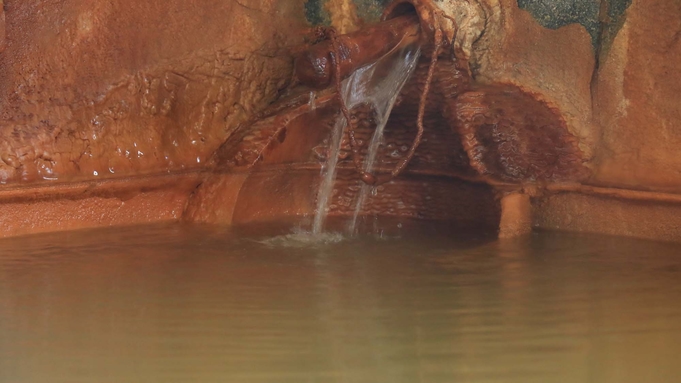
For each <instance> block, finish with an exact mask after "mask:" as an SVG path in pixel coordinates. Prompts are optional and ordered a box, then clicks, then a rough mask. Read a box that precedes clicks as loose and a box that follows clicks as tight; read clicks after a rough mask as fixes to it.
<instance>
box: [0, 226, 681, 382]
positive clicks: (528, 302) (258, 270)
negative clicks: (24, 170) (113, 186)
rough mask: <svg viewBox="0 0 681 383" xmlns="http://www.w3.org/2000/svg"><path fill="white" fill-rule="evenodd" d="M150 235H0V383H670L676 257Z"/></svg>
mask: <svg viewBox="0 0 681 383" xmlns="http://www.w3.org/2000/svg"><path fill="white" fill-rule="evenodd" d="M291 244H292V242H291V241H290V240H289V241H270V242H265V243H263V242H258V240H256V239H254V238H249V237H248V235H246V234H243V233H242V234H240V235H236V234H230V233H229V232H228V231H226V230H223V229H216V228H205V227H204V228H196V227H195V228H188V227H182V226H157V227H147V228H129V229H115V230H98V231H86V232H73V233H60V234H49V235H41V236H33V237H24V238H17V239H9V240H2V241H0V382H523V383H525V382H617V383H622V382H674V381H678V379H679V376H681V363H680V362H681V247H680V246H679V245H673V244H662V243H653V242H645V241H636V240H627V239H621V238H609V237H592V236H577V235H566V234H539V235H534V236H532V237H531V238H529V239H525V240H518V241H509V242H497V241H493V240H489V239H485V238H484V237H479V238H476V237H475V236H466V238H465V239H464V240H455V239H451V238H446V237H443V236H433V237H415V238H410V239H391V240H374V239H363V240H353V241H344V242H340V243H330V244H327V245H318V246H310V245H304V244H299V246H284V245H291Z"/></svg>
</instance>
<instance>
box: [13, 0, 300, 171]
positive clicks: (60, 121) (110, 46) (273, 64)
mask: <svg viewBox="0 0 681 383" xmlns="http://www.w3.org/2000/svg"><path fill="white" fill-rule="evenodd" d="M4 6H5V18H6V48H5V50H4V52H3V53H2V57H1V59H0V74H1V76H0V108H1V110H2V114H1V115H0V153H1V154H2V155H1V157H0V182H2V183H11V182H16V181H25V182H26V181H35V180H54V179H59V180H68V179H73V178H84V177H85V178H96V177H108V176H121V175H134V174H144V173H155V172H167V171H176V170H181V169H191V168H200V167H203V165H204V162H205V161H206V160H207V159H208V158H209V157H210V155H211V154H212V153H213V151H214V150H215V149H216V148H217V147H218V146H219V145H220V144H221V143H222V142H223V141H224V140H225V139H226V138H227V137H228V136H229V135H230V134H231V132H232V131H233V130H234V129H235V128H236V127H237V126H238V125H239V124H240V123H242V122H243V121H245V120H247V119H249V118H250V117H252V116H253V115H254V114H255V113H257V112H258V111H259V110H260V109H262V108H263V107H264V106H266V105H267V104H269V103H270V102H271V101H272V100H274V99H275V98H276V97H277V95H278V92H279V91H280V90H281V89H282V88H284V87H285V86H286V85H287V84H288V81H289V79H290V77H291V71H292V56H291V54H290V52H289V50H288V49H289V48H290V47H291V46H292V45H293V44H296V43H297V42H298V40H296V39H299V38H300V37H301V36H302V34H301V31H302V28H303V24H302V20H301V18H302V11H301V9H302V8H301V2H297V1H278V0H271V1H267V0H266V1H258V2H255V1H250V2H245V3H243V2H239V1H236V0H228V1H222V0H201V1H180V0H151V1H129V0H114V1H105V2H102V1H96V2H92V1H82V0H68V1H45V0H28V1H12V0H10V1H5V3H4Z"/></svg>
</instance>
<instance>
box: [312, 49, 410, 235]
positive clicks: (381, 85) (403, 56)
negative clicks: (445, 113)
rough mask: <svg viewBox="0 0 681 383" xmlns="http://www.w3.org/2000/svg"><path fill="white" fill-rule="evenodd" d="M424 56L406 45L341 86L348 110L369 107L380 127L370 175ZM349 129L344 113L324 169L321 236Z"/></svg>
mask: <svg viewBox="0 0 681 383" xmlns="http://www.w3.org/2000/svg"><path fill="white" fill-rule="evenodd" d="M420 53H421V47H420V46H419V45H417V44H410V45H406V46H402V47H400V48H399V49H396V50H394V51H392V52H389V53H388V54H386V55H385V56H383V57H382V58H381V59H379V60H378V61H376V62H375V63H373V64H371V65H367V66H365V67H363V68H360V69H358V70H357V71H355V72H354V73H353V74H352V75H351V76H350V77H348V78H347V79H345V80H344V81H343V83H342V84H341V97H343V100H344V101H345V105H346V106H347V107H348V109H352V108H354V107H355V106H357V105H360V104H368V105H370V106H372V108H373V110H374V114H375V118H376V123H377V125H376V130H375V132H374V135H373V137H372V140H371V143H370V144H369V152H368V154H367V156H366V158H365V160H364V171H368V172H370V171H371V170H372V169H373V166H374V163H375V162H376V154H377V152H378V147H379V145H380V143H381V140H382V139H383V129H384V128H385V125H386V123H387V122H388V118H389V117H390V112H391V111H392V108H393V105H395V101H396V100H397V96H398V95H399V93H400V91H401V90H402V88H403V87H404V84H405V83H406V82H407V80H408V79H409V77H410V76H411V74H412V73H413V72H414V69H415V68H416V63H417V61H418V58H419V56H420ZM346 126H347V122H346V121H345V117H344V116H343V115H342V114H341V115H340V116H339V117H338V120H337V121H336V124H335V126H334V129H333V139H332V142H331V145H330V147H329V156H328V158H327V162H326V164H325V165H324V166H323V168H322V172H323V174H324V178H323V180H322V183H321V185H320V188H319V193H318V194H317V209H316V212H315V218H314V223H313V227H312V232H313V233H314V234H319V233H321V232H322V230H323V228H324V221H325V220H326V215H327V214H328V210H329V199H330V195H331V191H332V190H333V184H334V182H335V179H336V166H337V165H338V155H339V152H340V146H341V139H342V138H343V131H344V130H345V127H346ZM369 190H370V187H369V186H368V185H363V186H362V188H361V190H360V194H359V197H358V199H357V203H356V206H355V214H354V216H353V219H352V222H351V224H350V227H349V229H350V233H354V231H355V226H356V222H357V216H358V214H359V210H361V207H362V204H363V202H364V199H366V194H367V193H368V191H369Z"/></svg>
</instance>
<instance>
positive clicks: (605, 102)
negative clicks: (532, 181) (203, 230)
mask: <svg viewBox="0 0 681 383" xmlns="http://www.w3.org/2000/svg"><path fill="white" fill-rule="evenodd" d="M478 1H480V2H481V3H483V4H484V6H485V11H486V15H487V28H486V30H485V33H484V34H483V36H482V37H481V38H480V40H478V41H477V42H476V44H475V50H474V52H473V60H472V62H471V63H472V69H473V74H474V76H475V78H476V80H478V81H479V82H482V83H509V84H513V85H516V86H518V87H520V88H522V89H523V90H525V91H526V92H529V93H531V94H533V95H534V96H535V97H536V98H538V99H540V100H541V101H544V102H546V103H547V104H549V105H550V106H552V107H554V108H555V109H556V110H558V111H559V112H560V113H561V115H562V116H563V118H564V119H565V121H566V124H567V127H568V129H569V130H570V131H571V132H572V133H573V134H575V135H576V136H577V137H579V144H580V148H581V149H582V151H583V152H584V154H585V158H586V159H587V162H586V164H585V165H587V166H588V167H589V168H590V169H591V173H592V175H591V177H590V178H589V179H587V180H586V183H588V184H591V185H594V186H601V187H606V188H607V187H614V188H623V189H636V190H647V191H657V192H663V193H676V192H681V156H679V155H678V154H677V152H676V148H678V147H680V145H681V128H680V125H681V112H680V111H679V108H678V105H679V94H680V91H681V73H680V72H681V66H679V65H678V62H679V61H680V59H681V42H680V40H681V2H679V1H678V0H552V1H541V0H478ZM387 3H388V1H387V0H196V1H180V0H147V1H141V2H140V1H132V0H110V1H88V0H4V2H3V1H0V4H1V5H2V12H1V13H0V205H2V211H3V216H4V217H6V218H5V219H3V220H2V221H1V222H0V229H1V230H0V235H8V234H7V233H10V234H17V233H18V234H21V233H26V232H34V231H36V229H35V228H36V227H38V226H39V227H40V230H41V231H46V230H51V229H54V228H56V227H61V228H78V227H87V226H97V225H104V224H106V225H108V224H123V223H139V222H152V221H156V220H160V219H177V218H178V217H180V216H181V215H182V214H183V213H182V209H183V208H184V206H185V202H186V199H187V197H188V195H189V194H190V193H191V192H192V190H194V189H195V187H196V185H198V184H199V183H201V182H202V178H201V176H200V172H201V171H202V170H203V169H207V168H208V166H209V164H207V161H209V160H210V159H211V157H212V155H213V154H214V153H215V152H216V150H217V149H218V147H219V146H220V145H221V144H222V143H223V142H225V141H226V140H227V139H228V138H229V137H230V136H231V134H232V133H233V132H234V131H236V130H237V129H238V128H239V127H240V126H242V125H244V124H247V123H248V122H249V121H252V120H253V119H254V118H256V117H257V116H258V113H259V112H261V111H262V110H264V109H265V108H266V107H267V106H268V105H270V104H271V103H272V102H273V101H274V100H276V99H278V98H279V97H280V95H281V94H282V92H285V91H286V89H287V87H288V86H289V85H290V84H291V81H292V70H293V60H292V57H293V55H294V54H295V52H296V51H297V50H298V49H301V47H303V46H304V43H305V42H306V41H307V38H308V36H310V33H309V32H310V27H311V26H315V25H327V26H334V27H335V28H337V29H338V30H339V31H341V32H349V31H352V30H356V29H357V28H360V27H361V26H362V25H364V24H366V23H371V22H375V21H377V20H378V18H379V16H380V14H381V12H382V10H383V8H384V7H385V6H386V5H387ZM426 128H427V127H426ZM162 174H171V175H178V176H179V175H181V177H183V178H182V182H171V181H168V180H167V178H163V177H166V176H160V175H162ZM139 175H146V176H149V177H157V178H156V179H154V180H152V181H149V183H148V184H144V185H143V183H141V184H133V183H130V182H127V181H121V182H122V183H121V185H119V186H115V187H114V186H105V185H114V184H115V182H114V181H115V180H116V179H119V180H124V179H125V177H129V176H139ZM158 177H161V178H158ZM41 181H42V182H41ZM60 181H62V182H60ZM109 181H111V182H113V183H110V184H105V183H102V182H109ZM37 184H40V185H48V186H47V188H45V187H43V186H40V187H41V188H42V189H40V191H26V190H24V189H21V188H22V187H26V186H30V185H37ZM57 184H61V185H69V186H68V187H67V188H68V190H69V191H68V192H64V191H63V190H62V189H59V190H57V189H58V188H60V187H61V186H59V187H57V186H55V187H54V188H53V186H51V185H57ZM126 185H127V186H126ZM131 185H132V186H131ZM135 185H136V186H135ZM30 187H33V186H30ZM36 187H37V186H36ZM51 188H52V189H51ZM55 188H57V189H55ZM22 190H23V191H22ZM36 190H37V189H36ZM55 190H56V191H55ZM111 190H114V191H111ZM98 193H99V194H98ZM145 193H146V194H145ZM144 195H146V197H144V198H143V201H141V202H139V201H138V202H135V198H138V197H135V196H144ZM159 196H164V197H162V198H161V197H159ZM139 198H142V197H139ZM139 198H138V199H139ZM580 198H582V197H581V195H580V194H579V193H576V194H574V198H573V197H571V194H566V195H562V196H561V197H560V198H554V199H550V200H546V201H549V202H551V201H558V200H560V203H557V204H553V202H551V203H548V202H547V203H543V202H546V201H538V202H537V203H536V206H538V209H537V211H538V212H539V213H538V214H539V216H538V217H535V225H536V226H538V227H547V228H565V227H566V226H570V229H573V230H583V229H584V228H586V227H591V226H594V227H596V226H599V225H595V224H593V222H596V221H593V220H592V221H590V222H591V223H590V224H586V223H585V224H584V225H582V224H580V223H579V220H577V219H575V218H574V217H573V215H574V212H576V211H582V212H583V213H584V214H586V212H597V214H599V216H600V217H607V216H608V207H607V206H608V204H607V203H603V204H599V203H596V204H592V203H591V202H589V205H588V209H585V208H584V207H585V206H587V204H586V203H582V202H580V201H581V200H580ZM656 198H657V197H656ZM660 198H661V199H665V198H666V197H660ZM64 199H66V200H68V201H69V202H68V203H66V204H63V206H62V207H60V208H59V209H61V210H58V209H57V210H54V209H53V213H54V212H57V213H54V214H52V216H53V218H52V220H51V221H50V220H47V221H44V222H42V223H37V222H39V221H41V219H42V218H40V217H45V214H44V212H46V211H47V212H48V213H49V210H50V209H52V208H53V207H54V206H57V204H55V203H53V202H52V201H54V200H64ZM566 199H567V200H566ZM672 199H673V198H672ZM100 200H101V201H100ZM159 201H160V202H159ZM637 203H638V204H639V205H637V206H640V204H641V202H637ZM674 203H675V202H674ZM126 204H127V205H126ZM574 204H577V205H575V206H574V208H572V209H565V208H564V207H565V206H571V205H574ZM554 205H555V207H553V206H554ZM625 205H626V204H625ZM598 206H601V208H599V207H598ZM27 209H28V210H27ZM31 209H32V210H31ZM116 209H118V210H119V211H127V212H129V214H128V213H125V214H122V215H120V216H115V214H113V213H111V211H113V210H116ZM599 209H600V211H599ZM658 210H659V211H663V210H664V209H658ZM672 210H673V209H669V211H670V212H671V211H672ZM26 211H31V212H32V213H30V214H28V215H27V214H25V212H26ZM107 214H109V215H107ZM580 214H581V213H580ZM594 214H596V213H594ZM670 214H671V213H670ZM7 217H15V218H7ZM22 217H24V218H22ZM26 217H32V218H30V219H29V218H26ZM83 217H86V218H83ZM102 217H105V218H102ZM636 217H638V216H637V215H636V214H633V215H631V216H627V218H626V219H627V220H630V221H633V220H636V219H637V218H636ZM20 220H23V221H25V222H24V223H23V225H24V226H25V228H22V229H17V230H15V227H16V226H17V222H18V221H20ZM23 221H22V222H23ZM660 221H662V220H660ZM46 222H47V223H46ZM69 222H70V223H69ZM77 222H80V223H77ZM83 222H85V223H83ZM76 223H77V224H76ZM36 225H37V226H36ZM589 225H591V226H589ZM665 230H667V229H665ZM630 231H632V230H630ZM615 234H616V233H615ZM625 234H630V233H625ZM650 237H651V238H654V236H652V235H651V236H650Z"/></svg>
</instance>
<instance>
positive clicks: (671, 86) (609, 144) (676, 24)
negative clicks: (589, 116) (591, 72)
mask: <svg viewBox="0 0 681 383" xmlns="http://www.w3.org/2000/svg"><path fill="white" fill-rule="evenodd" d="M679 62H681V2H679V1H675V0H634V1H633V2H632V4H631V6H630V7H629V9H628V10H627V14H626V20H625V21H624V24H623V26H622V29H621V30H620V32H619V33H618V34H617V36H616V37H615V38H614V40H613V42H612V45H611V46H609V47H607V49H606V50H604V52H603V55H602V57H601V66H600V68H599V70H598V77H597V82H596V88H595V89H596V92H595V108H596V109H595V111H596V117H597V119H598V122H599V125H600V126H599V129H600V130H599V131H600V135H601V137H602V141H601V142H600V146H599V148H598V151H597V157H596V160H595V164H596V166H595V168H596V180H597V182H599V183H601V184H604V185H615V186H618V187H626V188H635V189H652V190H661V191H672V192H680V191H681V154H679V148H681V108H680V105H681V65H679V64H678V63H679Z"/></svg>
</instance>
